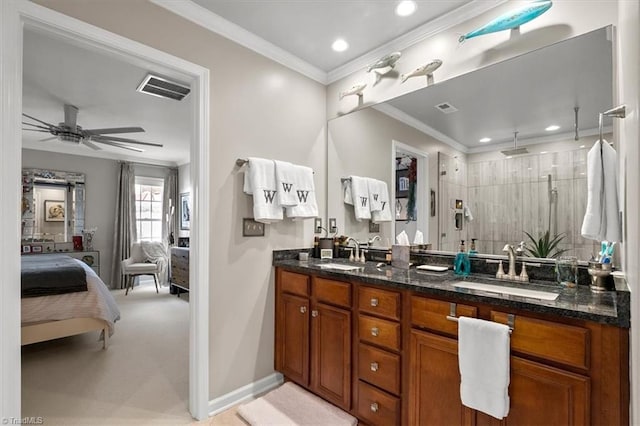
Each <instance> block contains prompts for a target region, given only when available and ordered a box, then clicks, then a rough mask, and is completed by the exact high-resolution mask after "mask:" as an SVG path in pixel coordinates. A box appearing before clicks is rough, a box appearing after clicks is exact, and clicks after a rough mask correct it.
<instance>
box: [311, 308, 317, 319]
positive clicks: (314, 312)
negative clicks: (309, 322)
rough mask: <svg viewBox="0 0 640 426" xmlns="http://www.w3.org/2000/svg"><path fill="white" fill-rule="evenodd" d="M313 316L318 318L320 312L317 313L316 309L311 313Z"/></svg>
mask: <svg viewBox="0 0 640 426" xmlns="http://www.w3.org/2000/svg"><path fill="white" fill-rule="evenodd" d="M311 316H312V317H314V318H315V317H317V316H318V311H316V310H315V309H314V310H313V311H311Z"/></svg>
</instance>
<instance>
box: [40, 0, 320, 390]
mask: <svg viewBox="0 0 640 426" xmlns="http://www.w3.org/2000/svg"><path fill="white" fill-rule="evenodd" d="M37 3H39V4H42V5H44V6H47V7H50V8H52V9H55V10H57V11H59V12H61V13H65V14H67V15H70V16H73V17H76V18H78V19H80V20H82V21H85V22H88V23H90V24H93V25H96V26H98V27H101V28H104V29H106V30H108V31H112V32H115V33H117V34H119V35H122V36H124V37H127V38H130V39H133V40H136V41H139V42H141V43H143V44H146V45H149V46H151V47H154V48H156V49H159V50H162V51H165V52H168V53H170V54H172V55H175V56H178V57H181V58H184V59H185V60H188V61H190V62H193V63H196V64H199V65H201V66H204V67H206V68H208V69H209V70H210V71H211V87H210V88H211V103H210V114H211V150H210V151H211V154H210V155H211V158H210V162H211V165H212V166H211V176H210V179H211V180H210V185H209V187H208V188H205V190H209V191H210V196H211V200H212V202H211V205H210V206H209V211H210V217H209V218H208V219H209V220H210V223H211V225H210V226H211V235H210V244H211V249H210V253H211V258H210V259H209V260H210V265H211V276H210V282H209V286H210V289H211V290H210V301H209V303H210V308H209V311H210V313H211V314H210V345H211V347H210V360H209V362H210V374H211V377H210V397H211V399H214V398H216V397H218V396H221V395H223V394H226V393H228V392H230V391H232V390H235V389H237V388H239V387H241V386H244V385H246V384H249V383H251V382H253V381H255V380H258V379H260V378H263V377H265V376H267V375H269V374H271V373H272V372H273V346H274V343H273V342H274V328H273V326H274V294H273V290H274V286H273V279H274V278H273V268H272V266H271V253H272V251H273V250H274V249H285V248H292V247H302V246H307V247H310V246H311V244H312V242H313V235H314V234H313V221H304V222H295V223H294V222H292V221H290V220H286V221H283V222H281V223H277V224H271V225H269V226H267V229H266V235H265V237H264V238H243V237H242V228H241V225H242V218H243V217H251V216H252V204H251V203H252V199H251V197H249V196H247V195H245V194H243V193H242V175H241V174H238V173H237V170H236V167H235V160H236V159H237V158H247V157H249V156H257V157H266V158H277V159H282V160H288V161H291V162H294V163H297V164H302V165H307V166H310V167H312V168H313V169H314V170H315V171H316V181H315V184H316V192H317V198H318V203H319V208H320V211H321V212H324V211H325V208H326V207H325V199H326V192H325V187H326V183H325V179H324V171H325V169H326V142H325V141H326V133H325V126H326V114H325V111H326V88H325V87H324V86H322V85H321V84H319V83H316V82H314V81H312V80H310V79H308V78H306V77H304V76H302V75H300V74H298V73H296V72H294V71H291V70H290V69H288V68H285V67H283V66H281V65H279V64H276V63H275V62H273V61H271V60H268V59H266V58H264V57H262V56H260V55H257V54H256V53H254V52H252V51H250V50H248V49H245V48H243V47H240V46H239V45H238V44H235V43H233V42H231V41H229V40H227V39H224V38H222V37H220V36H218V35H216V34H214V33H212V32H209V31H207V30H205V29H203V28H201V27H198V26H195V25H194V24H193V23H191V22H188V21H186V20H184V19H182V18H180V17H178V16H176V15H174V14H172V13H170V12H168V11H166V10H165V9H163V8H161V7H158V6H155V5H153V4H150V3H148V2H147V1H143V0H133V1H127V2H114V1H109V0H95V1H91V2H78V1H76V0H38V1H37Z"/></svg>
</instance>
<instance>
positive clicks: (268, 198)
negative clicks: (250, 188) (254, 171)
mask: <svg viewBox="0 0 640 426" xmlns="http://www.w3.org/2000/svg"><path fill="white" fill-rule="evenodd" d="M263 191H264V202H265V203H269V204H273V199H274V198H275V196H276V191H271V190H269V189H263Z"/></svg>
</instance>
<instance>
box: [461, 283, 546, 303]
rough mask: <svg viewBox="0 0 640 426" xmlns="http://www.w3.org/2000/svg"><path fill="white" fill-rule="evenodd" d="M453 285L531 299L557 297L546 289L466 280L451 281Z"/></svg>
mask: <svg viewBox="0 0 640 426" xmlns="http://www.w3.org/2000/svg"><path fill="white" fill-rule="evenodd" d="M453 286H454V287H456V288H468V289H471V290H479V291H488V292H490V293H500V294H511V295H513V296H521V297H529V298H532V299H541V300H556V299H557V298H558V294H557V293H551V292H548V291H539V290H528V289H524V288H515V287H506V286H501V285H492V284H483V283H474V282H468V281H458V282H456V283H453Z"/></svg>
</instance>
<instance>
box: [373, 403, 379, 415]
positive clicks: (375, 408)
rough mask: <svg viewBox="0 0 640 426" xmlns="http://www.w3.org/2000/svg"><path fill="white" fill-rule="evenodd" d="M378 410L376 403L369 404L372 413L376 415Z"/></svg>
mask: <svg viewBox="0 0 640 426" xmlns="http://www.w3.org/2000/svg"><path fill="white" fill-rule="evenodd" d="M378 409H379V406H378V403H377V402H374V403H373V404H371V411H373V412H374V413H377V412H378Z"/></svg>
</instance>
